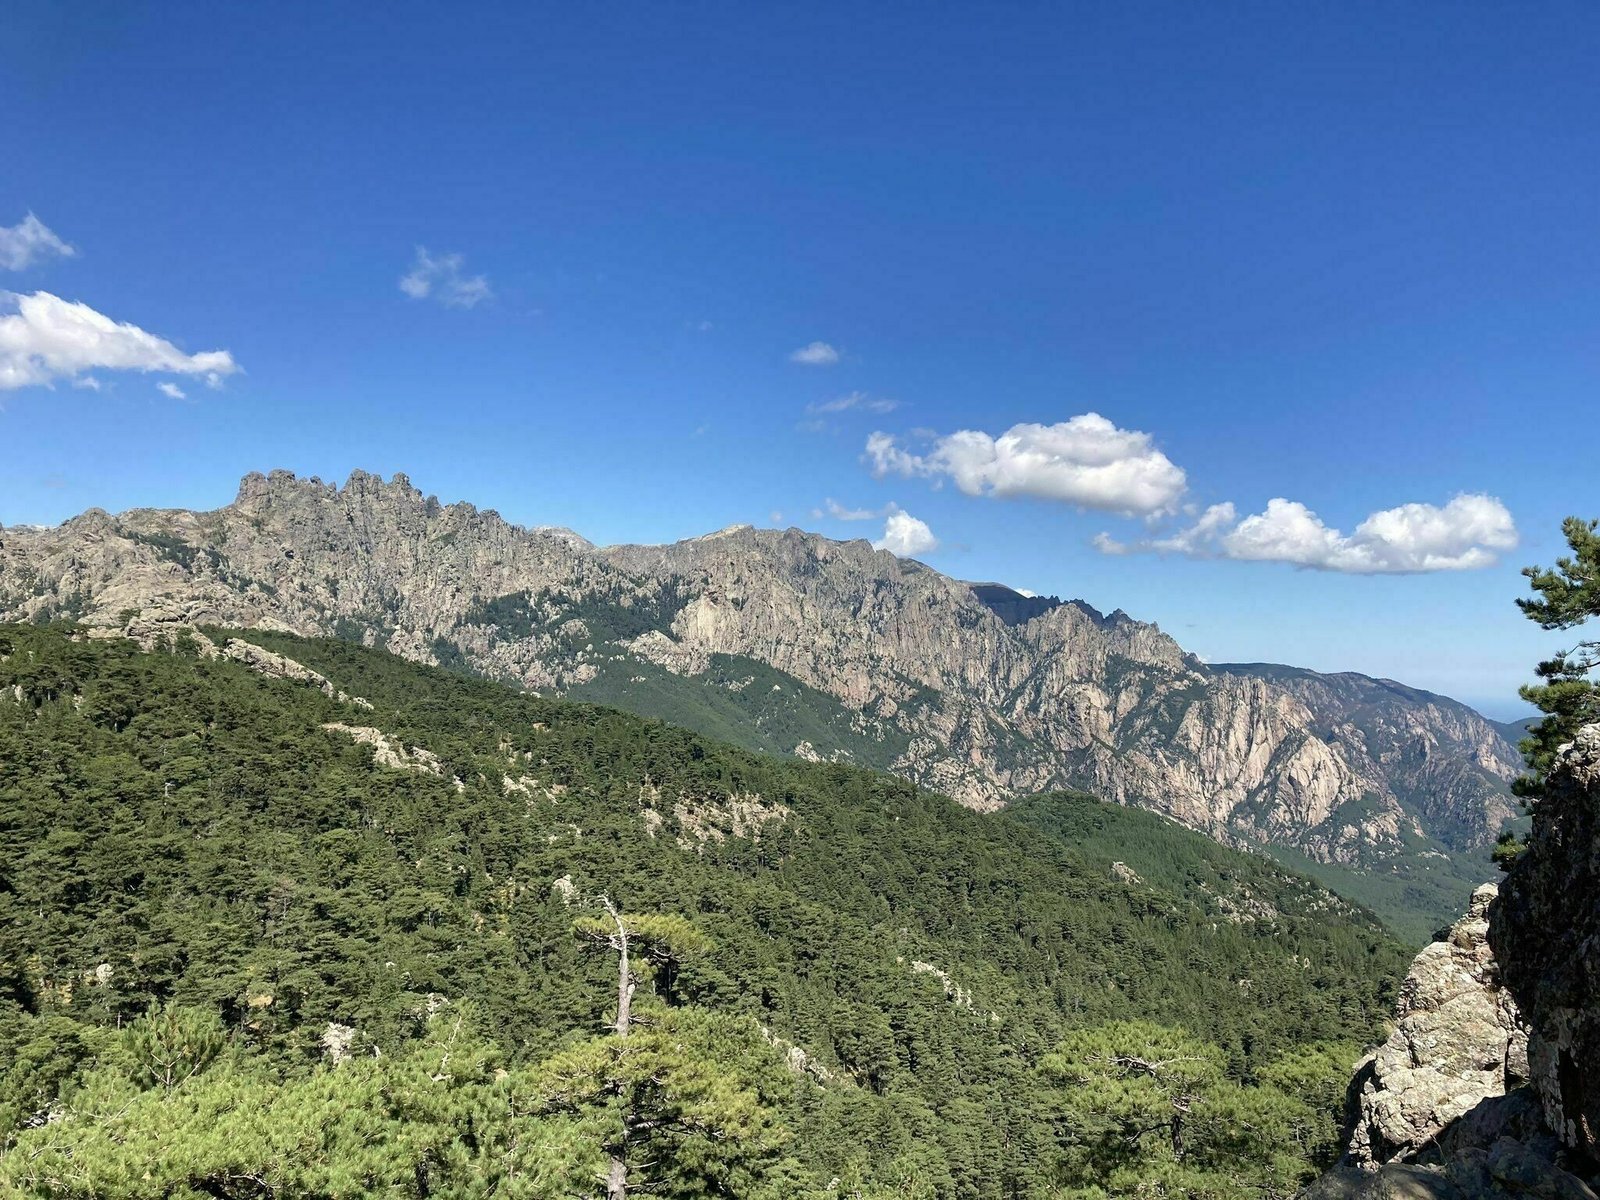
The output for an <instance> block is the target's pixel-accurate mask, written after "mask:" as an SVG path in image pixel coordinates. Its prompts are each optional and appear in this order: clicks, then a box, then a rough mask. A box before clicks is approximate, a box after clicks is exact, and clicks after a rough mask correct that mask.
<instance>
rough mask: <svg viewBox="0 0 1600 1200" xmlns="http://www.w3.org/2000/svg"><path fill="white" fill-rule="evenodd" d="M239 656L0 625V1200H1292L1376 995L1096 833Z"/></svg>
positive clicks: (453, 680) (612, 717)
mask: <svg viewBox="0 0 1600 1200" xmlns="http://www.w3.org/2000/svg"><path fill="white" fill-rule="evenodd" d="M229 636H230V635H229V634H227V633H226V632H224V631H220V630H208V631H205V632H204V633H200V634H196V635H187V634H185V635H180V636H179V637H178V639H177V640H176V642H175V643H174V644H173V645H172V646H171V647H170V648H168V649H157V650H156V651H155V652H150V653H146V652H141V651H140V650H139V649H138V648H137V647H136V646H135V645H134V644H133V643H131V642H129V641H127V640H124V639H120V638H103V637H102V638H94V639H91V638H89V637H87V636H85V635H84V634H83V633H82V632H81V631H77V630H75V629H74V628H72V627H69V626H50V627H43V628H40V627H32V626H0V1071H4V1077H3V1078H0V1192H3V1191H6V1190H7V1189H9V1192H10V1193H15V1194H18V1195H32V1196H51V1197H57V1196H63V1197H64V1196H73V1197H77V1196H82V1197H89V1196H96V1197H103V1196H115V1197H124V1196H125V1197H147V1196H148V1197H158V1196H159V1197H180V1196H185V1197H186V1196H200V1195H210V1196H226V1197H240V1198H242V1197H267V1196H271V1197H288V1196H329V1197H332V1196H340V1197H347V1196H358V1195H369V1194H382V1195H394V1196H460V1197H467V1196H506V1197H514V1196H533V1197H546V1196H548V1197H555V1196H588V1195H604V1194H606V1192H607V1187H608V1186H609V1185H608V1179H609V1180H610V1182H611V1183H614V1182H615V1178H616V1177H615V1170H616V1167H617V1164H618V1162H619V1161H620V1162H621V1163H622V1164H623V1166H624V1167H625V1171H626V1182H627V1185H628V1186H629V1187H631V1188H632V1189H634V1190H635V1191H638V1192H640V1193H644V1192H646V1191H648V1192H649V1194H656V1195H668V1196H683V1197H688V1196H716V1195H721V1196H740V1197H757V1196H774V1197H776V1196H791V1195H807V1194H817V1195H859V1196H891V1195H893V1196H916V1197H940V1198H946V1197H948V1198H955V1197H962V1198H967V1197H971V1198H974V1200H977V1198H985V1200H987V1198H990V1197H993V1198H996V1200H998V1198H1000V1197H1008V1198H1009V1197H1044V1196H1051V1195H1076V1196H1103V1195H1133V1194H1152V1193H1147V1192H1141V1191H1140V1190H1139V1189H1141V1188H1148V1187H1149V1186H1151V1184H1152V1181H1156V1182H1159V1181H1163V1180H1165V1181H1166V1184H1165V1185H1163V1186H1167V1187H1168V1188H1169V1191H1168V1192H1167V1193H1162V1194H1187V1195H1195V1196H1216V1197H1223V1196H1282V1195H1287V1194H1289V1193H1290V1192H1291V1191H1292V1189H1293V1186H1294V1185H1295V1183H1296V1182H1297V1181H1298V1180H1300V1179H1302V1178H1304V1177H1306V1176H1307V1174H1308V1173H1309V1171H1310V1170H1311V1168H1312V1166H1313V1165H1314V1164H1316V1163H1318V1162H1321V1161H1322V1160H1324V1159H1325V1157H1326V1155H1327V1154H1328V1153H1329V1152H1330V1151H1331V1148H1332V1146H1333V1144H1334V1140H1335V1138H1336V1134H1337V1128H1336V1125H1337V1110H1338V1108H1339V1106H1340V1102H1341V1101H1342V1096H1343V1087H1344V1082H1345V1080H1346V1078H1347V1077H1348V1069H1349V1066H1350V1064H1351V1062H1352V1061H1353V1059H1354V1057H1355V1056H1356V1054H1357V1053H1358V1051H1359V1048H1360V1046H1361V1045H1362V1044H1364V1043H1366V1042H1368V1041H1370V1040H1372V1039H1373V1037H1374V1035H1375V1034H1376V1033H1377V1032H1378V1030H1379V1027H1380V1024H1381V1022H1382V1021H1383V1019H1384V1018H1385V1016H1386V1015H1387V1013H1388V1012H1389V1010H1390V1007H1391V1001H1392V988H1393V984H1394V981H1395V980H1396V978H1397V977H1398V976H1399V974H1400V973H1401V972H1402V971H1403V968H1404V963H1405V957H1406V956H1405V953H1404V951H1403V950H1402V949H1401V948H1400V947H1399V946H1397V945H1396V944H1395V943H1394V942H1393V941H1391V940H1390V939H1389V937H1388V936H1387V935H1386V934H1385V933H1384V932H1383V931H1382V929H1381V928H1380V927H1379V926H1378V924H1377V923H1376V921H1375V920H1374V919H1373V918H1372V917H1371V916H1370V915H1369V914H1367V913H1365V912H1363V911H1362V910H1359V909H1356V908H1353V907H1352V906H1350V905H1349V904H1347V903H1346V902H1343V901H1340V900H1337V899H1335V898H1334V897H1333V896H1331V895H1330V894H1328V893H1326V892H1323V891H1321V890H1320V889H1318V888H1317V887H1315V886H1313V885H1311V884H1310V883H1308V882H1307V881H1305V880H1303V879H1301V878H1299V877H1296V876H1293V875H1291V874H1289V873H1287V872H1284V871H1282V870H1280V869H1278V868H1276V867H1272V866H1270V865H1266V864H1263V863H1262V862H1261V861H1260V860H1255V859H1251V858H1248V857H1247V856H1244V855H1240V854H1236V853H1234V852H1232V851H1227V850H1223V849H1221V848H1219V847H1217V846H1215V845H1214V844H1212V843H1210V842H1208V841H1206V840H1205V839H1204V838H1202V837H1200V836H1199V835H1195V834H1189V833H1187V832H1184V831H1182V830H1179V829H1177V828H1176V827H1168V828H1169V829H1170V838H1169V839H1167V840H1166V841H1164V842H1163V844H1162V847H1161V849H1160V861H1159V862H1157V861H1156V860H1155V859H1152V858H1151V857H1150V856H1149V855H1148V854H1146V856H1145V857H1142V858H1141V857H1140V847H1139V845H1137V844H1136V843H1137V842H1141V841H1144V840H1145V839H1144V838H1143V836H1142V832H1141V831H1136V832H1139V833H1140V836H1139V837H1136V838H1130V839H1127V842H1126V844H1123V842H1122V841H1119V840H1118V835H1117V834H1116V833H1115V831H1114V826H1115V823H1114V822H1113V823H1112V825H1113V831H1112V832H1110V833H1107V832H1105V831H1104V830H1102V831H1101V832H1099V833H1098V834H1096V835H1095V836H1092V837H1091V836H1089V835H1088V834H1087V833H1086V832H1084V830H1083V828H1082V822H1081V818H1082V817H1083V816H1084V815H1086V814H1087V815H1089V816H1091V817H1092V814H1093V813H1094V812H1095V811H1096V810H1099V809H1100V806H1098V805H1096V804H1095V803H1094V802H1092V801H1089V800H1086V799H1084V798H1081V797H1071V796H1064V797H1053V798H1043V799H1040V800H1038V801H1035V802H1033V803H1032V804H1030V805H1029V806H1027V807H1025V808H1024V809H1023V810H1021V811H1020V812H1019V813H1018V814H1017V815H1016V816H1006V815H1002V816H999V817H993V816H989V817H985V816H981V815H979V814H975V813H973V812H970V811H968V810H966V809H964V808H962V807H960V806H958V805H956V804H954V803H952V802H950V801H947V800H945V799H943V798H942V797H939V796H937V795H933V794H930V793H927V792H925V791H920V790H918V789H917V788H915V787H914V786H913V785H912V784H910V783H907V782H905V781H904V780H901V779H897V778H894V777H892V776H888V775H884V774H878V773H874V772H870V771H867V770H863V769H858V768H853V767H844V766H838V765H825V764H818V765H811V764H806V763H803V762H799V761H796V760H793V759H776V758H768V757H763V756H760V755H757V754H753V753H750V752H747V751H744V750H739V749H734V748H731V747H729V746H727V745H724V744H721V743H716V742H713V741H709V740H707V739H706V738H704V737H701V736H698V735H694V734H689V733H686V732H683V731H681V730H678V729H675V728H673V727H670V726H667V725H664V724H661V723H658V722H654V721H650V720H646V719H642V718H639V717H636V716H632V715H625V714H622V713H618V712H614V711H610V710H606V709H601V708H595V707H590V706H586V705H582V704H575V703H569V702H559V701H552V700H545V699H540V698H538V697H534V696H531V695H528V694H527V693H524V692H517V691H513V690H510V689H507V688H503V687H500V686H498V685H495V684H492V683H488V682H485V681H482V680H477V679H471V678H466V677H463V676H460V675H456V674H452V673H449V672H447V671H442V670H438V669H432V668H424V667H419V666H417V665H414V664H412V663H408V662H405V661H403V660H400V659H398V658H395V657H392V656H389V655H387V654H383V653H379V652H375V651H370V650H364V649H361V648H359V647H354V646H351V645H347V644H344V643H339V642H334V641H306V640H301V639H297V638H292V637H288V636H281V635H269V634H266V633H264V632H263V631H260V630H255V631H251V632H250V633H249V634H248V635H247V636H248V637H249V639H250V641H251V642H252V643H254V644H255V645H256V646H259V647H261V648H263V651H264V652H273V651H275V652H278V653H279V654H282V655H286V656H288V658H290V659H293V660H294V663H290V664H287V666H286V665H285V660H283V659H276V658H273V657H272V656H271V654H270V653H258V652H257V651H255V650H253V649H251V650H248V655H249V656H251V657H252V661H254V662H255V665H256V667H257V668H258V669H255V670H253V669H252V668H251V666H249V665H246V664H245V663H243V662H240V661H234V660H232V659H229V658H226V657H213V656H212V654H213V653H214V647H217V646H221V645H224V644H226V641H227V638H228V637H229ZM232 649H233V650H234V651H235V652H236V653H242V651H241V650H240V647H239V646H238V645H235V646H234V647H233V648H232ZM295 663H297V664H300V665H301V666H299V667H296V666H295V665H294V664H295ZM302 668H303V669H302ZM263 671H266V672H267V673H263ZM286 673H298V674H299V676H300V678H284V677H275V676H283V675H284V674H286ZM313 673H320V674H313ZM324 677H325V679H324ZM1052 806H1053V807H1052ZM1101 811H1103V810H1101ZM1051 812H1055V813H1057V817H1055V818H1052V817H1051V816H1050V814H1051ZM1062 812H1065V813H1067V814H1068V815H1069V817H1071V819H1061V818H1060V817H1059V814H1060V813H1062ZM1075 841H1076V842H1077V843H1078V844H1077V845H1074V844H1073V843H1074V842H1075ZM1114 864H1115V865H1114ZM613 911H614V912H615V913H616V914H617V915H616V917H615V918H613V917H612V916H611V915H609V913H610V912H613ZM619 922H620V924H619ZM623 934H626V938H625V939H624V938H623V936H622V935H623ZM623 940H626V941H627V942H628V944H629V945H630V947H631V950H632V953H633V958H632V963H631V965H632V967H633V978H634V981H635V983H636V985H637V992H636V994H635V995H634V996H633V998H632V1007H633V1018H634V1020H633V1022H632V1023H629V1022H623V1029H622V1031H621V1032H619V1031H618V1030H617V1024H618V1020H617V1010H618V1000H619V994H618V968H619V963H618V957H617V948H618V945H619V944H620V943H621V941H623ZM624 1034H626V1035H627V1036H624ZM612 1194H617V1193H616V1192H615V1191H614V1190H613V1192H612Z"/></svg>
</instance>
